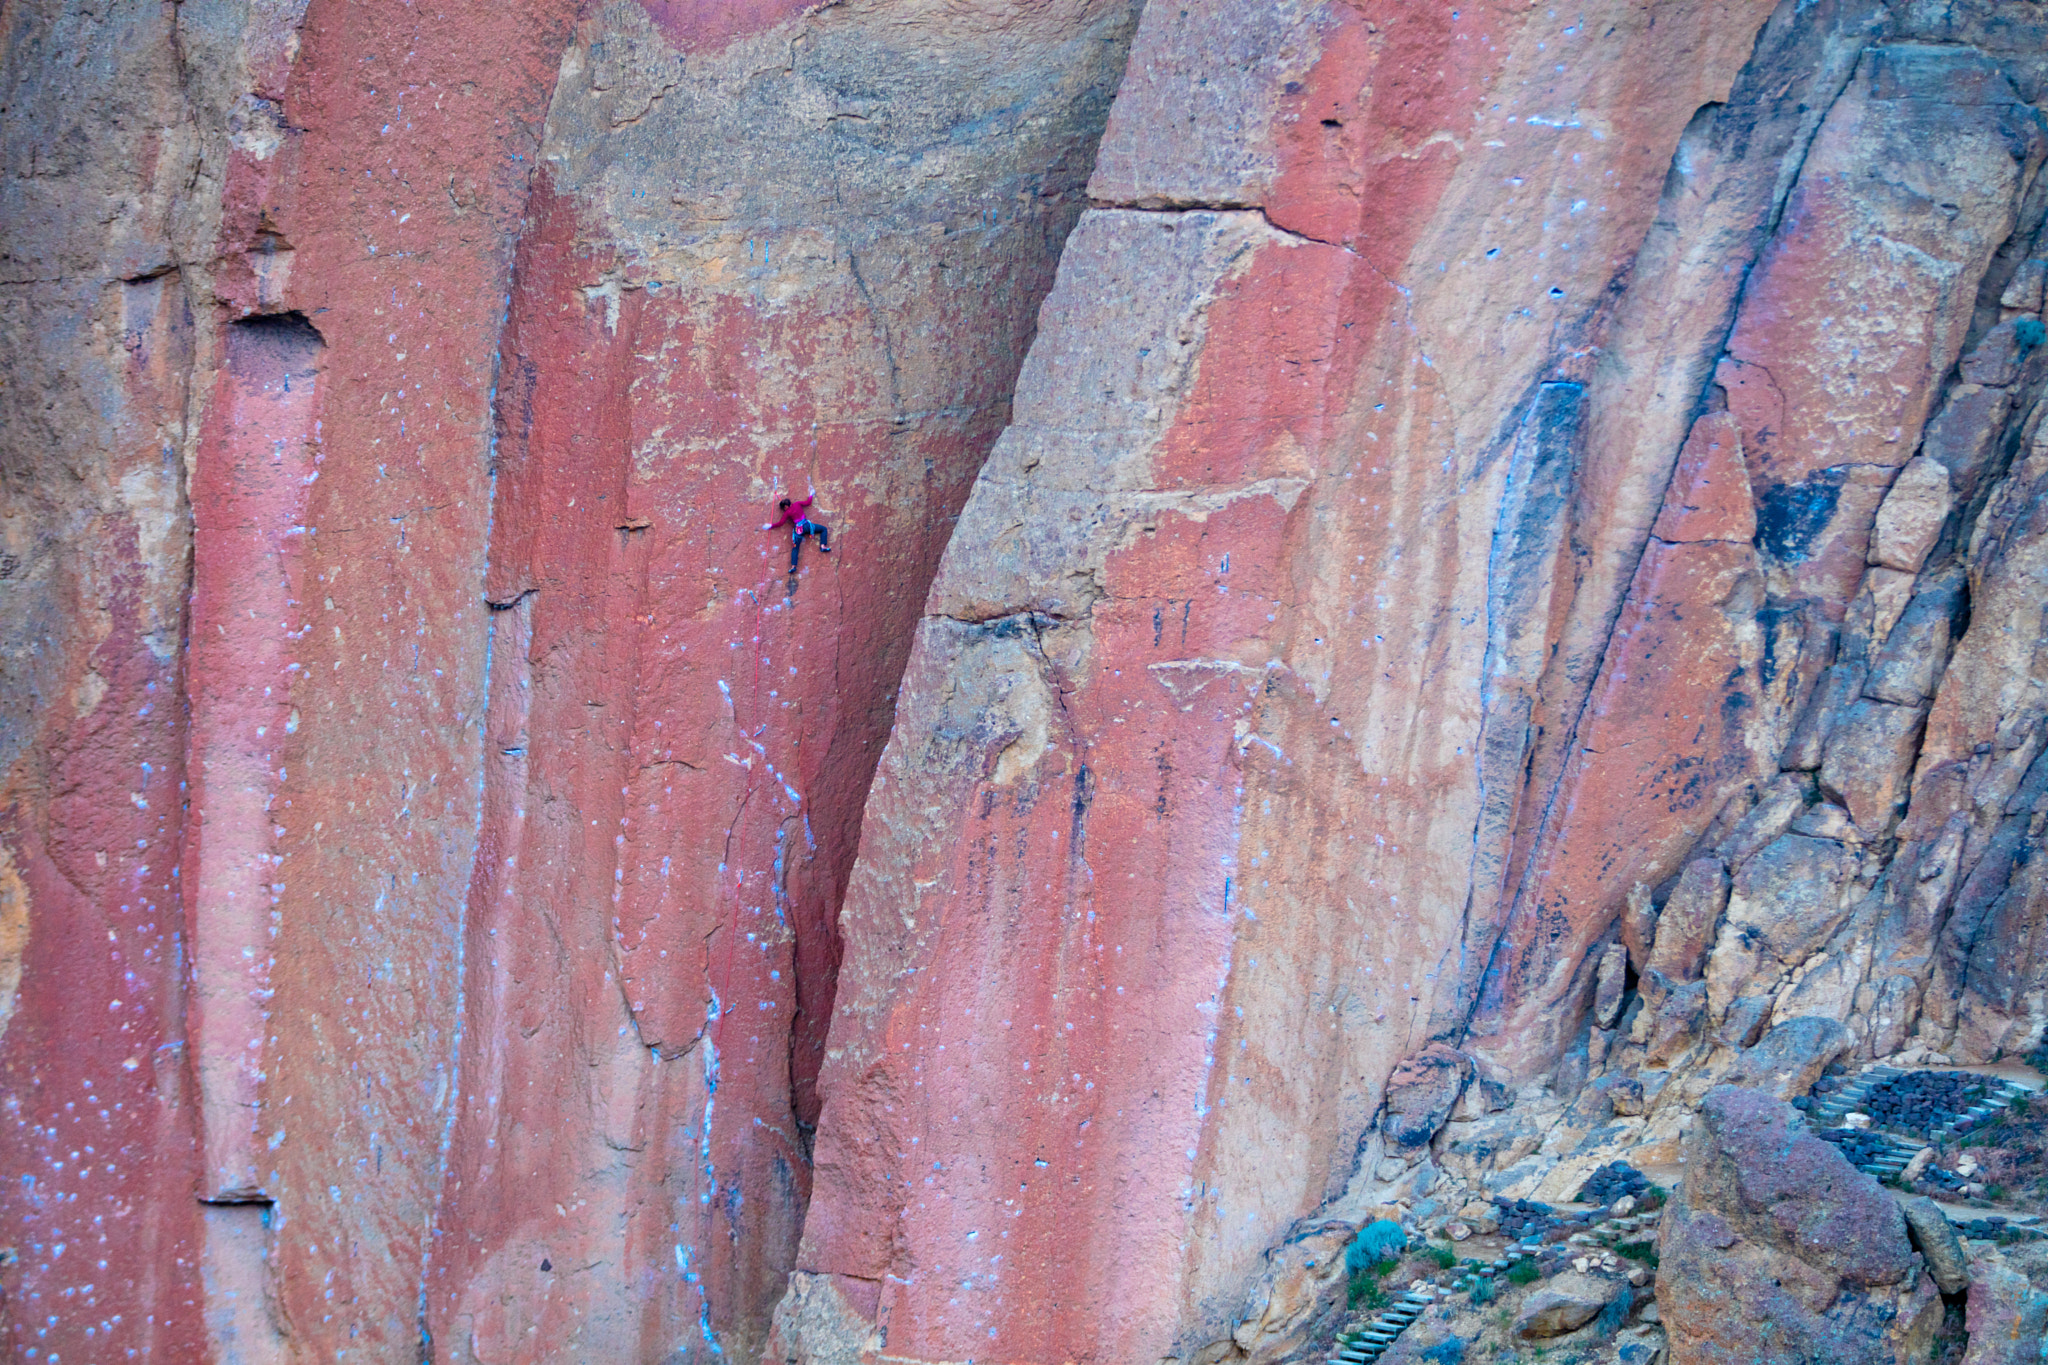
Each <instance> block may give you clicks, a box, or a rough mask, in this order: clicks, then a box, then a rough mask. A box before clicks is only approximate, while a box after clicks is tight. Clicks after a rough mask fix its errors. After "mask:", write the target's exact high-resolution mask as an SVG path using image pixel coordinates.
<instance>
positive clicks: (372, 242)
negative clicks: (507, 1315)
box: [182, 0, 568, 1361]
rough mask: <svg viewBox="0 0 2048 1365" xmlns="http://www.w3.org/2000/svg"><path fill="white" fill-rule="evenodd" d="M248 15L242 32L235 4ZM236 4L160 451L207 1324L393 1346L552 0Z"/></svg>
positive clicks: (477, 670) (411, 1327) (441, 1131)
mask: <svg viewBox="0 0 2048 1365" xmlns="http://www.w3.org/2000/svg"><path fill="white" fill-rule="evenodd" d="M257 18H260V19H261V20H262V21H263V22H262V23H260V24H258V23H257V22H256V19H257ZM245 22H247V23H249V24H250V25H252V26H253V31H254V32H256V33H257V34H258V35H259V36H261V37H262V38H263V39H264V41H265V42H266V43H267V44H268V47H267V49H266V51H267V60H266V61H265V62H264V63H262V64H259V67H258V69H257V70H256V71H255V72H254V73H253V75H252V78H251V79H252V85H251V88H250V89H249V90H247V91H246V92H245V93H244V95H243V96H242V97H241V98H240V99H239V100H238V101H237V103H236V104H235V105H234V107H233V110H232V112H231V115H230V117H229V119H228V124H229V127H230V128H231V129H232V135H231V137H230V139H229V150H228V155H227V159H226V164H225V166H224V167H223V168H222V172H221V175H220V182H219V183H220V186H221V189H220V194H221V196H222V203H223V209H222V213H221V219H220V225H219V230H218V238H217V241H216V242H214V243H213V244H212V248H213V252H214V255H213V256H212V257H211V258H210V259H209V279H210V281H211V285H212V288H211V298H209V300H208V303H209V305H210V309H209V316H208V318H207V320H206V321H207V326H208V327H209V329H211V328H218V329H219V335H220V336H221V337H222V341H221V343H220V344H219V346H218V347H217V360H216V361H215V362H214V367H213V368H211V369H210V370H209V371H208V372H205V373H202V374H201V375H200V376H199V377H198V380H197V382H198V384H199V385H200V387H201V391H202V393H204V394H206V395H208V397H209V405H208V407H207V409H206V411H205V416H204V419H203V422H202V424H201V426H200V430H199V436H198V440H197V441H196V442H195V448H194V450H193V452H192V456H191V460H192V469H193V475H192V488H193V497H194V504H195V506H194V512H193V522H194V528H195V545H194V552H193V554H194V565H195V568H194V579H193V585H194V596H193V613H194V615H193V619H192V632H193V642H192V648H191V655H190V658H191V663H192V671H191V674H190V679H189V686H188V705H189V708H190V712H191V716H192V732H191V740H190V758H191V772H192V784H191V794H190V808H189V816H190V822H189V824H188V830H187V838H188V852H187V857H186V861H185V863H184V865H183V869H182V870H183V873H184V877H183V882H184V888H183V889H184V895H185V897H186V915H187V919H188V921H189V922H190V924H191V931H190V932H191V940H190V941H191V947H192V959H191V960H192V990H193V995H192V999H191V1008H190V1014H189V1018H188V1021H187V1022H188V1027H189V1028H190V1030H191V1033H190V1045H191V1048H192V1053H193V1056H192V1062H193V1074H194V1077H195V1079H196V1082H197V1085H196V1092H197V1093H196V1094H195V1095H194V1096H193V1097H192V1103H193V1104H194V1106H195V1107H196V1109H197V1110H198V1112H199V1118H200V1123H201V1136H202V1140H203V1146H202V1152H203V1157H204V1161H205V1165H204V1171H203V1177H202V1181H201V1184H200V1189H199V1191H198V1193H199V1194H200V1195H201V1196H202V1197H204V1198H208V1199H212V1200H216V1201H231V1202H223V1203H217V1204H216V1205H215V1207H213V1208H211V1209H209V1210H208V1215H207V1223H208V1234H207V1258H206V1272H207V1275H206V1285H207V1298H206V1305H207V1315H208V1324H209V1328H210V1330H211V1333H212V1336H213V1339H214V1349H215V1350H216V1351H217V1352H219V1353H221V1354H222V1355H223V1356H224V1357H226V1358H231V1359H232V1358H240V1359H249V1360H278V1359H283V1360H323V1361H324V1360H336V1361H339V1360H351V1359H365V1360H411V1359H415V1358H417V1357H418V1356H419V1355H420V1353H421V1351H422V1349H423V1347H422V1338H421V1332H422V1324H421V1321H420V1284H421V1279H422V1276H423V1274H424V1273H425V1265H426V1261H427V1257H428V1242H427V1238H428V1230H429V1227H430V1224H431V1221H432V1214H433V1207H434V1201H435V1198H436V1194H437V1192H438V1189H439V1178H438V1177H439V1166H440V1159H441V1149H442V1142H443V1139H444V1136H445V1133H446V1131H447V1126H448V1114H449V1112H450V1105H451V1101H452V1096H453V1075H452V1069H453V1067H454V1064H455V1061H456V1057H455V1051H454V1042H455V1037H456V1036H457V1032H458V1020H459V1011H458V998H459V990H460V980H461V973H460V966H459V963H460V953H461V946H462V940H461V936H460V933H459V925H460V918H461V910H462V906H463V902H464V897H465V896H466V894H467V889H468V883H469V880H470V873H471V867H472V862H473V858H474V849H475V840H476V829H477V821H478V798H477V783H478V777H479V772H478V763H479V751H480V733H479V731H480V727H481V711H482V685H483V671H484V661H485V651H486V645H487V639H488V634H487V625H488V622H487V615H488V613H487V612H486V610H485V608H484V606H483V604H482V603H481V602H480V601H479V588H480V585H481V581H482V568H483V556H484V550H485V535H486V529H487V527H488V524H489V516H490V483H489V474H488V464H487V451H488V446H489V420H490V406H489V396H490V392H491V384H492V377H493V366H494V355H495V350H496V343H497V335H498V330H499V325H500V322H501V320H502V317H503V307H504V298H505V293H506V290H507V287H508V284H509V277H510V267H511V262H512V254H513V247H514V241H515V237H516V229H517V225H518V221H519V218H518V215H519V212H520V210H521V208H522V207H523V204H524V200H525V196H526V191H527V186H528V182H529V179H530V177H531V175H532V172H533V165H534V162H533V157H534V153H535V152H536V151H537V150H538V147H539V142H540V131H541V122H540V121H541V116H542V114H543V113H544V111H545V108H546V102H547V98H548V94H549V91H550V89H551V87H552V83H553V79H554V76H555V74H556V71H557V67H558V62H559V57H560V53H561V50H562V47H563V46H564V44H565V43H566V40H567V36H568V7H565V6H561V5H546V4H534V5H515V6H510V7H507V6H490V7H478V6H473V5H472V6H467V7H464V6H455V7H452V8H450V7H444V8H441V9H437V10H419V9H408V8H403V7H400V8H392V9H380V10H376V11H375V12H370V11H364V10H361V9H360V8H357V7H352V6H347V5H328V4H325V3H321V2H320V0H315V2H314V3H312V4H310V5H308V6H306V7H304V8H303V10H298V11H294V10H287V11H284V12H281V13H269V12H266V13H264V14H262V15H260V16H255V17H254V18H250V19H248V20H246V21H245Z"/></svg>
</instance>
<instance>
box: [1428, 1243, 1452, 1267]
mask: <svg viewBox="0 0 2048 1365" xmlns="http://www.w3.org/2000/svg"><path fill="white" fill-rule="evenodd" d="M1425 1254H1426V1255H1427V1256H1428V1257H1429V1259H1430V1260H1432V1261H1434V1262H1436V1268H1437V1269H1438V1270H1449V1269H1450V1268H1451V1267H1452V1266H1454V1265H1456V1264H1457V1263H1458V1253H1457V1252H1455V1251H1453V1250H1451V1249H1450V1248H1449V1247H1431V1248H1429V1250H1428V1251H1427V1252H1426V1253H1425Z"/></svg>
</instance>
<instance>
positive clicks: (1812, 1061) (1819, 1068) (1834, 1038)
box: [1723, 1015, 1856, 1100]
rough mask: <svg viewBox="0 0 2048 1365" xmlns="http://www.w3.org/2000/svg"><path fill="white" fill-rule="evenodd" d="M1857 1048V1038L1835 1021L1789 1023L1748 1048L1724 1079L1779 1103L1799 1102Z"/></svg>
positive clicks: (1812, 1019)
mask: <svg viewBox="0 0 2048 1365" xmlns="http://www.w3.org/2000/svg"><path fill="white" fill-rule="evenodd" d="M1855 1045H1856V1038H1855V1035H1854V1034H1852V1033H1850V1032H1849V1030H1848V1029H1847V1028H1845V1027H1844V1026H1843V1025H1841V1024H1840V1023H1838V1022H1836V1021H1835V1020H1833V1019H1825V1018H1822V1017H1821V1016H1819V1015H1804V1016H1802V1017H1800V1018H1797V1019H1787V1020H1786V1021H1785V1022H1784V1023H1782V1024H1779V1025H1778V1026H1777V1027H1776V1028H1774V1029H1772V1030H1771V1031H1770V1032H1769V1033H1766V1034H1765V1035H1764V1036H1763V1037H1762V1038H1760V1039H1758V1040H1757V1042H1756V1045H1755V1046H1754V1047H1749V1048H1745V1049H1744V1050H1743V1052H1742V1055H1741V1057H1740V1058H1738V1059H1737V1060H1736V1062H1735V1065H1734V1066H1733V1067H1732V1068H1731V1069H1730V1070H1729V1071H1728V1073H1727V1075H1726V1076H1725V1077H1724V1078H1723V1079H1724V1080H1725V1081H1726V1082H1727V1083H1728V1084H1729V1085H1740V1086H1747V1087H1749V1088H1751V1089H1753V1090H1763V1091H1767V1092H1769V1093H1770V1094H1771V1095H1772V1096H1773V1097H1775V1098H1777V1099H1781V1100H1790V1099H1795V1098H1797V1097H1798V1096H1800V1095H1804V1094H1806V1093H1807V1092H1808V1091H1810V1090H1812V1089H1813V1083H1814V1082H1815V1081H1817V1080H1819V1079H1820V1074H1821V1073H1822V1072H1823V1071H1826V1070H1827V1069H1828V1065H1829V1064H1830V1063H1831V1062H1833V1061H1834V1060H1835V1059H1836V1058H1837V1057H1840V1056H1841V1055H1842V1054H1843V1053H1845V1052H1847V1051H1848V1050H1849V1049H1850V1048H1852V1047H1854V1046H1855Z"/></svg>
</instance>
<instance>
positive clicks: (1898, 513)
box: [1870, 455, 1955, 573]
mask: <svg viewBox="0 0 2048 1365" xmlns="http://www.w3.org/2000/svg"><path fill="white" fill-rule="evenodd" d="M1954 504H1955V495H1954V493H1953V492H1952V491H1951V490H1950V488H1949V479H1948V470H1947V469H1946V468H1944V467H1943V466H1942V465H1941V464H1940V462H1938V461H1936V460H1931V459H1929V458H1928V457H1927V456H1925V455H1916V456H1914V457H1913V458H1912V459H1911V460H1908V461H1907V462H1906V467H1905V468H1904V469H1901V470H1900V471H1899V476H1898V477H1897V478H1896V479H1893V480H1892V488H1891V491H1890V492H1889V493H1887V494H1885V495H1884V501H1883V502H1882V503H1881V504H1879V506H1878V509H1877V527H1876V530H1875V532H1874V533H1873V534H1872V536H1871V541H1870V562H1871V563H1873V564H1882V565H1884V566H1885V567H1887V568H1892V569H1903V570H1905V571H1906V572H1907V573H1918V572H1919V571H1920V566H1921V565H1922V564H1923V563H1925V562H1926V560H1927V552H1928V551H1929V550H1931V549H1933V548H1934V538H1935V537H1936V536H1938V535H1940V534H1941V525H1942V523H1943V522H1945V521H1947V520H1948V513H1949V508H1950V507H1952V506H1954Z"/></svg>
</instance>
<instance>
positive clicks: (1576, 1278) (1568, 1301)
mask: <svg viewBox="0 0 2048 1365" xmlns="http://www.w3.org/2000/svg"><path fill="white" fill-rule="evenodd" d="M1624 1287H1625V1286H1624V1285H1623V1284H1622V1283H1621V1282H1620V1281H1618V1280H1603V1279H1600V1278H1598V1277H1596V1276H1592V1275H1580V1274H1576V1273H1571V1274H1564V1275H1559V1276H1557V1277H1556V1278H1554V1279H1551V1280H1548V1281H1546V1282H1545V1283H1544V1286H1543V1288H1541V1289H1539V1290H1537V1291H1536V1292H1535V1293H1533V1294H1531V1295H1530V1296H1529V1297H1528V1298H1526V1299H1524V1300H1522V1306H1521V1307H1520V1308H1519V1309H1517V1310H1516V1312H1515V1335H1516V1336H1518V1337H1521V1338H1522V1339H1523V1340H1525V1341H1542V1340H1544V1339H1546V1338H1549V1337H1558V1336H1563V1335H1564V1334H1565V1333H1566V1332H1570V1331H1574V1330H1576V1329H1578V1328H1580V1327H1583V1326H1585V1325H1586V1324H1587V1323H1589V1322H1591V1321H1592V1320H1593V1319H1594V1318H1596V1317H1598V1316H1599V1314H1600V1310H1601V1309H1603V1308H1605V1307H1606V1306H1607V1305H1608V1303H1609V1302H1610V1301H1611V1300H1612V1299H1613V1298H1614V1296H1615V1294H1616V1293H1618V1292H1620V1291H1621V1290H1622V1289H1623V1288H1624Z"/></svg>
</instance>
